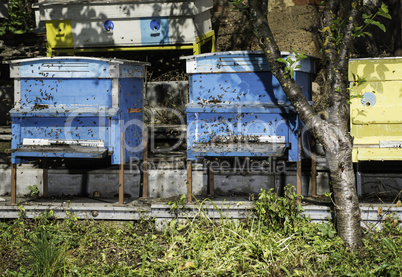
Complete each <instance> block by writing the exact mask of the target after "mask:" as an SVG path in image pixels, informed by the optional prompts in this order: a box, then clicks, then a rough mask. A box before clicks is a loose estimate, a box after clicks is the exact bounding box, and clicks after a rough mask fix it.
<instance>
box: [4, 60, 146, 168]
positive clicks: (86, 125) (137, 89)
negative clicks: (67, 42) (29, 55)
mask: <svg viewBox="0 0 402 277" xmlns="http://www.w3.org/2000/svg"><path fill="white" fill-rule="evenodd" d="M145 66H146V63H141V62H133V61H126V60H116V59H112V60H110V59H100V58H87V57H85V58H84V57H56V58H34V59H25V60H15V61H11V62H10V71H11V77H12V78H14V80H15V81H14V83H15V96H14V98H15V106H14V108H13V109H12V110H11V111H10V114H11V118H12V150H11V152H12V156H11V158H12V163H20V162H23V161H25V160H30V159H37V158H45V157H49V158H102V157H106V156H108V155H109V156H111V163H112V164H120V163H121V162H122V161H121V151H120V150H121V133H122V132H123V133H124V140H125V145H123V147H124V149H125V150H124V162H127V161H129V159H130V158H137V159H141V158H142V146H141V145H142V118H143V113H142V99H143V94H142V89H143V78H144V74H145Z"/></svg>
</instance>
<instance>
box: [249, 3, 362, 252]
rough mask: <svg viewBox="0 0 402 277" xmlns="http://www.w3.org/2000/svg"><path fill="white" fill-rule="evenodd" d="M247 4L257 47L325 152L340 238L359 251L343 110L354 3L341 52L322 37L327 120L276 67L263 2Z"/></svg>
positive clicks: (327, 14) (330, 13) (327, 18)
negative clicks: (325, 68)
mask: <svg viewBox="0 0 402 277" xmlns="http://www.w3.org/2000/svg"><path fill="white" fill-rule="evenodd" d="M248 2H249V6H248V7H247V8H245V9H244V11H245V14H246V16H247V18H248V19H249V20H250V22H251V23H252V25H253V29H254V32H255V35H256V36H257V38H258V42H259V45H260V47H261V48H262V50H263V51H264V53H265V56H266V57H267V59H268V62H269V64H270V66H271V69H272V74H273V75H274V76H275V77H276V78H277V79H278V81H279V83H280V84H281V86H282V89H283V90H284V92H285V94H286V95H287V97H288V99H289V101H290V102H291V104H292V105H293V107H294V108H295V110H296V112H297V114H298V115H299V117H300V118H301V120H302V121H303V123H304V124H305V125H306V126H309V127H310V130H311V132H312V134H313V135H314V137H315V138H316V140H317V141H319V142H320V143H321V144H322V145H323V147H324V149H325V152H326V155H327V159H328V164H329V170H330V180H331V185H332V188H333V193H334V202H335V213H336V227H337V232H338V235H339V236H340V237H341V238H342V239H343V241H344V242H345V244H346V246H347V247H348V248H349V249H357V248H359V247H361V246H362V240H361V227H360V208H359V201H358V197H357V193H356V186H355V175H354V171H353V163H352V147H353V139H352V137H351V136H350V135H349V132H348V131H349V130H348V120H349V106H348V104H347V100H348V97H349V92H348V90H347V87H348V80H347V69H348V55H349V46H350V42H351V39H352V33H351V32H352V28H353V23H354V21H355V19H356V16H357V8H356V5H357V1H352V3H351V6H350V9H346V10H348V11H350V13H349V16H348V17H347V18H348V20H347V23H346V24H345V27H344V30H342V31H343V35H344V36H343V38H344V39H343V41H342V45H341V46H337V45H334V44H333V42H332V41H331V39H330V37H331V35H332V34H331V32H330V30H329V28H327V29H326V31H323V33H322V37H323V39H324V43H323V45H324V46H325V47H324V52H325V60H326V64H327V69H328V70H327V77H328V79H327V80H328V81H329V84H328V91H327V93H330V94H331V97H330V99H331V103H330V110H329V111H328V116H327V117H324V118H322V117H320V116H319V115H317V114H316V113H315V112H314V110H313V108H312V106H311V105H310V104H309V103H308V101H307V99H306V98H305V97H304V95H303V93H302V90H301V88H300V87H299V86H298V85H297V83H296V81H295V80H294V79H293V78H291V76H290V75H289V73H286V72H285V70H284V65H283V64H282V63H280V62H277V59H278V58H280V57H281V53H280V51H279V47H278V46H277V44H276V41H275V39H274V36H273V34H272V32H271V29H270V27H269V24H268V18H267V10H266V7H267V0H265V1H264V0H249V1H248ZM339 2H340V1H334V0H328V1H327V6H326V9H325V11H324V18H323V24H324V25H325V26H330V25H331V24H332V20H333V19H334V15H336V14H337V12H338V10H339V8H340V7H339V5H340V3H339ZM348 2H349V1H348ZM353 3H355V4H353ZM353 7H354V8H353ZM323 30H324V29H323Z"/></svg>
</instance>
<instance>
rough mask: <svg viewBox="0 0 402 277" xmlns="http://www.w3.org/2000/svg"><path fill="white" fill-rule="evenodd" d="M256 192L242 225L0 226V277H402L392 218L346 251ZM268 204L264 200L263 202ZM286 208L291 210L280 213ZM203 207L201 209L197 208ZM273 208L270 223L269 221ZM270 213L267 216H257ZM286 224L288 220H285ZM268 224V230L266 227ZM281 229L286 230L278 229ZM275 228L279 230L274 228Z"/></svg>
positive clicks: (73, 221) (44, 222) (26, 222)
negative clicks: (360, 244) (252, 209)
mask: <svg viewBox="0 0 402 277" xmlns="http://www.w3.org/2000/svg"><path fill="white" fill-rule="evenodd" d="M273 195H274V194H273V193H272V192H270V191H268V192H262V193H261V194H260V200H258V201H257V205H256V209H255V213H254V216H252V217H250V218H249V219H247V220H243V221H238V220H237V221H235V220H226V219H224V218H222V220H220V221H218V222H216V221H212V220H210V219H209V218H208V217H207V215H206V214H205V213H202V206H200V210H201V213H200V216H199V217H198V218H197V219H195V220H194V219H189V220H188V221H187V222H173V223H170V224H169V225H168V226H166V228H165V229H164V231H158V230H157V229H156V228H155V224H154V221H153V220H152V219H147V218H143V219H141V220H140V221H137V222H128V223H126V224H124V225H121V224H110V223H107V222H103V221H92V220H78V219H77V218H76V217H75V216H74V215H72V214H68V215H69V217H68V218H67V219H63V220H59V219H57V218H54V217H53V213H52V212H51V211H48V212H47V213H44V214H43V215H42V216H41V217H39V218H36V219H33V220H32V219H24V218H22V217H21V218H19V219H16V220H11V221H5V220H3V221H0V272H1V275H2V276H402V258H401V257H402V248H401V247H400V245H402V230H401V228H400V227H399V225H398V224H395V221H394V219H393V218H392V217H389V219H387V220H386V221H385V222H384V224H383V226H382V229H381V231H374V232H373V231H367V230H366V231H365V233H364V239H363V240H364V247H363V248H362V249H361V250H360V251H356V252H350V251H348V249H346V248H345V247H344V245H343V242H342V240H341V239H340V238H339V237H338V236H337V235H336V231H335V230H334V229H333V227H332V224H328V223H325V224H312V223H309V222H308V220H306V219H304V218H303V217H301V216H300V214H295V213H294V211H296V210H298V208H296V209H295V207H293V206H294V205H297V204H296V202H293V200H292V199H294V198H292V197H293V196H292V195H291V194H288V196H287V197H286V198H287V200H286V201H285V199H283V198H281V197H277V196H273ZM268 200H269V201H268ZM285 202H286V203H288V205H291V206H292V207H283V208H280V206H279V205H278V204H279V203H280V204H283V203H285ZM200 205H202V203H201V204H200ZM274 209H279V210H277V213H278V214H277V216H275V217H273V216H272V214H273V213H274V211H273V210H274ZM268 210H269V211H270V212H269V216H268V215H267V214H264V213H263V212H262V211H265V212H266V211H268ZM289 217H290V218H289ZM273 222H275V224H274V223H273ZM285 225H286V231H285V228H284V226H285ZM279 227H280V228H279Z"/></svg>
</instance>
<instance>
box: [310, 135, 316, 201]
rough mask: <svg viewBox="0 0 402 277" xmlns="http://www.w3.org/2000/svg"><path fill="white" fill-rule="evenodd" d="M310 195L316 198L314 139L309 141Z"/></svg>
mask: <svg viewBox="0 0 402 277" xmlns="http://www.w3.org/2000/svg"><path fill="white" fill-rule="evenodd" d="M311 195H312V196H317V155H316V153H315V139H314V138H312V139H311Z"/></svg>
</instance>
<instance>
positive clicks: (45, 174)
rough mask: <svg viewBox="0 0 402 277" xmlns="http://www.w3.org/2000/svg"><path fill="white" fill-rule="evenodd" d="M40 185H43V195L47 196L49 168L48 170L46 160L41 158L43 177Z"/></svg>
mask: <svg viewBox="0 0 402 277" xmlns="http://www.w3.org/2000/svg"><path fill="white" fill-rule="evenodd" d="M42 183H43V184H42V185H43V196H44V197H47V194H48V186H49V170H48V160H47V159H44V160H43V177H42Z"/></svg>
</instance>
